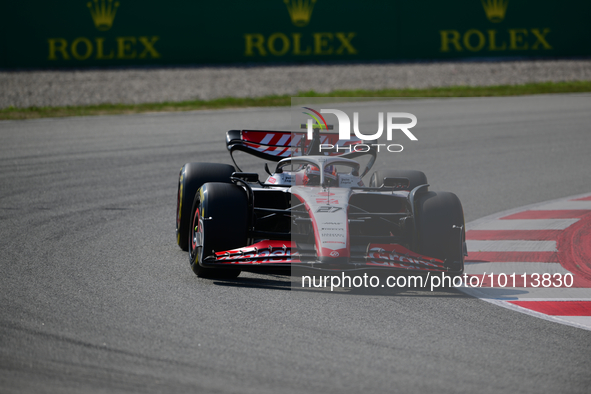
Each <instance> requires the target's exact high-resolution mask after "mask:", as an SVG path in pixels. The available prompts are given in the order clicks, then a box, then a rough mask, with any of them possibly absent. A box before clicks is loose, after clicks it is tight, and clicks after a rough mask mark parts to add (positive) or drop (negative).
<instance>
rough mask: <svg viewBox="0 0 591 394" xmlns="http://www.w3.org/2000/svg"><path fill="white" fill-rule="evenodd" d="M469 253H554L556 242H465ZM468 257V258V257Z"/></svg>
mask: <svg viewBox="0 0 591 394" xmlns="http://www.w3.org/2000/svg"><path fill="white" fill-rule="evenodd" d="M466 244H467V246H468V253H470V252H556V241H516V240H500V241H499V240H494V241H477V240H467V241H466ZM468 257H469V256H468Z"/></svg>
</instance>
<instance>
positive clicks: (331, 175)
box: [303, 164, 339, 186]
mask: <svg viewBox="0 0 591 394" xmlns="http://www.w3.org/2000/svg"><path fill="white" fill-rule="evenodd" d="M324 179H325V181H326V183H327V185H328V186H338V184H339V182H338V178H337V171H336V168H335V167H334V166H326V167H324ZM303 183H304V186H320V169H319V168H318V167H316V166H315V165H312V164H308V165H307V166H306V168H305V170H304V179H303Z"/></svg>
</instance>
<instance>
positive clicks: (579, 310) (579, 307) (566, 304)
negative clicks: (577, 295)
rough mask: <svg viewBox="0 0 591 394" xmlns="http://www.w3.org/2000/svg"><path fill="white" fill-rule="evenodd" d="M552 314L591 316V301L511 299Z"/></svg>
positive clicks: (538, 310)
mask: <svg viewBox="0 0 591 394" xmlns="http://www.w3.org/2000/svg"><path fill="white" fill-rule="evenodd" d="M509 302H510V303H511V304H514V305H517V306H521V307H523V308H527V309H530V310H532V311H536V312H540V313H544V314H546V315H552V316H591V301H509Z"/></svg>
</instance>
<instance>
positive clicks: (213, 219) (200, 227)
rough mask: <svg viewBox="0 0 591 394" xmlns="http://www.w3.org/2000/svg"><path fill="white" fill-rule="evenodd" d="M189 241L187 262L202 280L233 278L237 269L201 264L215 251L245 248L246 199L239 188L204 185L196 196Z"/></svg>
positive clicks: (236, 274) (215, 184)
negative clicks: (209, 266)
mask: <svg viewBox="0 0 591 394" xmlns="http://www.w3.org/2000/svg"><path fill="white" fill-rule="evenodd" d="M191 212H192V215H191V217H192V221H191V229H190V238H189V242H190V243H189V249H190V253H189V261H190V263H191V268H192V269H193V272H195V274H196V275H197V276H199V277H202V278H235V277H237V276H238V275H239V274H240V271H239V270H237V269H231V268H227V269H226V268H223V269H220V268H208V267H203V266H201V265H200V263H201V262H203V259H204V258H206V257H207V256H210V255H212V254H213V253H214V251H215V252H221V251H225V250H231V249H237V248H240V247H244V246H246V240H247V235H248V198H247V196H246V192H245V191H244V189H243V188H241V187H240V186H236V185H234V184H226V183H206V184H205V185H203V186H202V187H201V188H200V189H199V191H198V192H197V194H196V195H195V201H194V202H193V208H192V210H191Z"/></svg>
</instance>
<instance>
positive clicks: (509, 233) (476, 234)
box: [466, 230, 562, 241]
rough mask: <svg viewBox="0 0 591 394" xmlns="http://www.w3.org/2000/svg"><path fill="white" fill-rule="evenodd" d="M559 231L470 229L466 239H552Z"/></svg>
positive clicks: (556, 237) (555, 237) (557, 235)
mask: <svg viewBox="0 0 591 394" xmlns="http://www.w3.org/2000/svg"><path fill="white" fill-rule="evenodd" d="M561 232H562V230H470V231H467V232H466V239H473V240H501V239H509V240H511V239H513V240H526V241H553V240H556V239H558V237H559V236H560V233H561Z"/></svg>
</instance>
